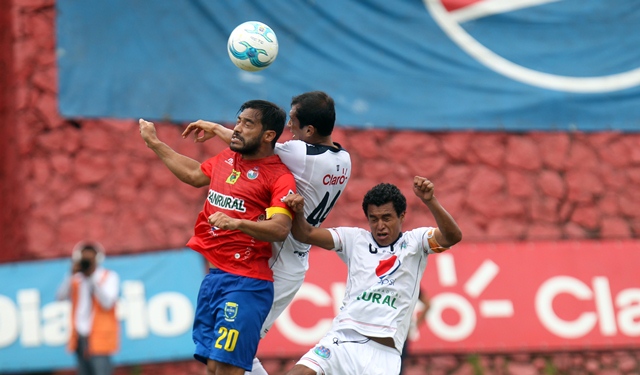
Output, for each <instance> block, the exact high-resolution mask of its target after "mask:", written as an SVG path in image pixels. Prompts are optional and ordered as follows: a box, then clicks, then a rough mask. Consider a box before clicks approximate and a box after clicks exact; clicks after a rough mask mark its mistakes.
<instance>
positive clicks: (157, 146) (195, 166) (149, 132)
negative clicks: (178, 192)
mask: <svg viewBox="0 0 640 375" xmlns="http://www.w3.org/2000/svg"><path fill="white" fill-rule="evenodd" d="M138 123H139V125H140V136H142V139H143V140H144V143H146V144H147V147H149V148H150V149H152V150H153V152H155V153H156V155H158V157H159V158H160V160H162V162H163V163H164V164H165V165H166V166H167V168H169V170H170V171H171V172H172V173H173V174H174V175H175V176H176V177H178V179H180V181H182V182H184V183H186V184H189V185H191V186H195V187H202V186H207V185H209V182H210V180H209V177H207V175H205V174H204V172H202V170H201V169H200V163H199V162H198V161H196V160H193V159H191V158H188V157H186V156H184V155H181V154H179V153H177V152H175V151H174V150H173V149H172V148H171V147H169V146H168V145H167V144H166V143H164V142H162V141H160V139H159V138H158V135H157V134H156V127H155V125H153V122H149V121H146V120H143V119H140V120H139V121H138Z"/></svg>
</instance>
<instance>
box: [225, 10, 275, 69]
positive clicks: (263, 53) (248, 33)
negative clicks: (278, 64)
mask: <svg viewBox="0 0 640 375" xmlns="http://www.w3.org/2000/svg"><path fill="white" fill-rule="evenodd" d="M227 51H228V52H229V58H230V59H231V61H232V62H233V63H234V64H235V66H237V67H238V68H240V69H242V70H247V71H250V72H255V71H258V70H262V69H264V68H266V67H268V66H269V65H271V64H272V63H273V61H274V60H275V59H276V57H277V56H278V38H276V33H274V32H273V29H271V28H270V27H269V26H267V25H265V24H264V23H262V22H258V21H248V22H245V23H242V24H240V25H238V27H236V28H235V29H233V31H232V32H231V34H230V35H229V41H228V42H227Z"/></svg>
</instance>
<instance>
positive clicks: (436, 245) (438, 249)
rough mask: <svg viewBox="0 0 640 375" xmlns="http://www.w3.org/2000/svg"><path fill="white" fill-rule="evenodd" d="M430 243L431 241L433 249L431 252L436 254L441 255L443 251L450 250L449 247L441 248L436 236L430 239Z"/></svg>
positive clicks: (430, 244)
mask: <svg viewBox="0 0 640 375" xmlns="http://www.w3.org/2000/svg"><path fill="white" fill-rule="evenodd" d="M428 241H429V247H430V248H431V250H433V252H434V253H441V252H443V251H446V250H449V249H450V248H449V247H442V246H440V244H439V243H438V241H437V240H436V237H435V236H431V237H429V238H428Z"/></svg>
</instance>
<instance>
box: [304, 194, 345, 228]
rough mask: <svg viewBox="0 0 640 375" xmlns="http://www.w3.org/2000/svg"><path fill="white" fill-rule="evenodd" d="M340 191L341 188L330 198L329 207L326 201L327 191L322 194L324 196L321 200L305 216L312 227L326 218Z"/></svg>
mask: <svg viewBox="0 0 640 375" xmlns="http://www.w3.org/2000/svg"><path fill="white" fill-rule="evenodd" d="M341 192H342V191H341V190H338V193H337V194H336V196H335V197H333V199H332V200H331V204H330V205H329V207H327V203H328V202H329V192H326V193H325V194H324V197H323V198H322V201H320V203H319V204H318V206H317V207H316V208H315V209H314V210H313V211H312V212H311V213H310V214H309V216H307V222H308V223H309V224H311V225H313V226H314V227H317V226H319V225H320V224H322V222H323V221H324V219H326V218H327V215H329V212H330V211H331V209H332V208H333V205H334V204H336V201H337V200H338V197H339V196H340V193H341Z"/></svg>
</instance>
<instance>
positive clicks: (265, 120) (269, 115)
mask: <svg viewBox="0 0 640 375" xmlns="http://www.w3.org/2000/svg"><path fill="white" fill-rule="evenodd" d="M247 108H251V109H257V110H258V111H259V112H260V114H261V117H260V122H261V123H262V131H266V130H273V131H275V132H276V137H275V138H274V139H273V142H271V146H273V147H275V146H276V142H277V141H278V138H280V135H282V132H283V131H284V125H285V123H286V122H287V113H286V112H285V111H284V109H282V108H280V107H278V106H277V105H276V104H274V103H271V102H268V101H266V100H249V101H246V102H244V103H243V104H242V105H241V106H240V109H239V110H238V114H240V113H241V112H242V111H244V110H245V109H247Z"/></svg>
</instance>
